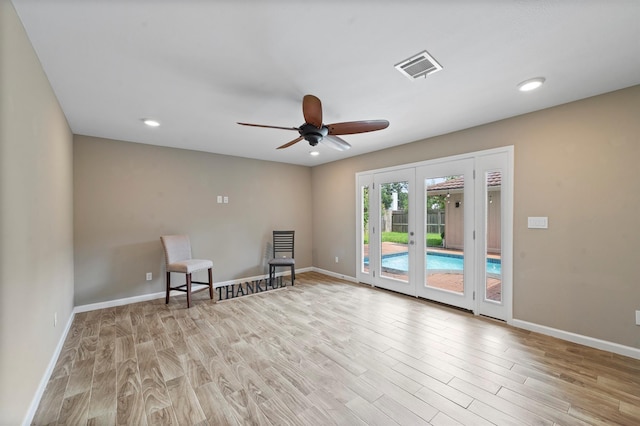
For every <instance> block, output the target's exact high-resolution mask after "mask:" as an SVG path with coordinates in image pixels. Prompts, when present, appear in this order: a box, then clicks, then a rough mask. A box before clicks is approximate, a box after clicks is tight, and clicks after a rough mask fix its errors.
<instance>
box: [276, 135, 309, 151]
mask: <svg viewBox="0 0 640 426" xmlns="http://www.w3.org/2000/svg"><path fill="white" fill-rule="evenodd" d="M302 139H303V137H302V136H298V137H297V138H295V139H294V140H292V141H291V142H287V143H285V144H284V145H280V146H279V147H277V148H276V149H283V148H289V147H290V146H291V145H293V144H296V143H298V142H300V141H301V140H302Z"/></svg>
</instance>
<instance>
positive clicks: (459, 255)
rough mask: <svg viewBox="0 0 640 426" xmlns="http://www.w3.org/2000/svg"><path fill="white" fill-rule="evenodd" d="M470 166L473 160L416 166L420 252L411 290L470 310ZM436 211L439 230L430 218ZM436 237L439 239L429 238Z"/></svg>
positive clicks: (471, 284) (471, 262)
mask: <svg viewBox="0 0 640 426" xmlns="http://www.w3.org/2000/svg"><path fill="white" fill-rule="evenodd" d="M473 165H474V161H473V159H470V158H467V159H461V160H452V161H445V162H442V163H438V164H430V165H425V166H420V167H417V168H416V185H418V186H419V187H420V191H418V193H419V196H418V197H417V198H418V200H417V204H418V205H419V206H420V208H419V209H417V212H416V213H417V215H418V217H419V219H418V223H420V224H422V226H420V229H418V230H417V231H418V236H419V238H420V242H421V243H422V244H421V247H420V250H421V253H422V254H423V255H422V256H418V262H417V264H416V269H417V270H418V271H419V274H418V276H419V278H420V281H419V282H418V283H417V294H418V296H420V297H424V298H426V299H430V300H435V301H437V302H442V303H446V304H448V305H453V306H457V307H460V308H463V309H468V310H473V301H474V299H473V292H474V285H473V283H474V281H473V279H472V276H473V268H474V259H475V251H474V250H473V246H474V245H473V226H474V225H473V218H474V207H475V204H474V198H475V197H474V186H473ZM442 211H444V213H445V218H444V223H445V226H444V229H443V227H437V228H436V225H437V223H436V220H437V219H435V218H436V217H437V215H440V212H442ZM433 212H436V214H433ZM438 219H440V218H438ZM440 221H441V222H442V219H440ZM437 236H439V237H440V240H439V241H440V242H439V243H438V242H437V241H435V242H434V237H437ZM430 241H431V243H430Z"/></svg>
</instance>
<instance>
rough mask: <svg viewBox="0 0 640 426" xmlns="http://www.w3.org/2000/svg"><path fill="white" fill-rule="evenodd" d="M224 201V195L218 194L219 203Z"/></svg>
mask: <svg viewBox="0 0 640 426" xmlns="http://www.w3.org/2000/svg"><path fill="white" fill-rule="evenodd" d="M220 203H222V195H218V204H220Z"/></svg>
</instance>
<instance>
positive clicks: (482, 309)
mask: <svg viewBox="0 0 640 426" xmlns="http://www.w3.org/2000/svg"><path fill="white" fill-rule="evenodd" d="M513 151H514V148H513V146H506V147H501V148H495V149H490V150H485V151H478V152H472V153H467V154H462V155H455V156H451V157H445V158H439V159H434V160H428V161H422V162H418V163H411V164H404V165H398V166H393V167H387V168H383V169H377V170H369V171H364V172H358V173H356V176H355V177H356V205H357V207H358V208H357V209H356V210H357V211H358V214H357V215H356V216H357V218H356V247H357V249H356V252H357V256H356V259H357V262H358V265H357V266H356V268H357V269H356V271H357V273H356V278H357V279H358V281H359V282H364V283H368V284H371V285H376V282H375V281H373V278H374V277H372V276H371V274H364V273H362V271H361V260H362V258H363V257H362V256H363V254H362V241H361V238H362V237H361V236H362V232H363V230H362V229H361V228H362V225H361V224H362V216H361V202H362V200H361V186H360V184H361V183H362V182H369V181H370V182H373V180H374V175H376V174H379V173H386V172H395V171H399V170H404V169H410V168H413V169H416V168H419V167H425V166H436V165H438V164H441V163H446V162H452V161H457V160H464V159H472V160H473V162H474V174H475V175H476V179H475V183H474V184H473V190H472V191H471V192H472V193H473V194H483V191H484V189H483V184H484V179H483V178H482V177H483V176H484V171H485V170H489V169H496V168H498V169H500V170H501V172H502V186H501V194H502V195H501V197H502V199H501V202H502V205H501V230H502V232H501V263H502V265H501V267H502V304H500V306H499V309H497V310H496V306H494V305H491V304H490V305H487V304H486V303H485V302H486V301H483V300H482V297H476V298H475V300H474V302H473V304H472V306H471V310H472V311H473V312H474V314H476V315H487V316H491V317H494V318H499V319H502V320H504V321H506V322H508V323H509V322H511V321H512V319H513V291H512V288H513V188H514V186H513V175H514V162H513V157H514V154H513ZM496 154H497V156H496ZM496 159H497V160H496ZM496 161H498V163H496ZM478 177H480V178H478ZM410 186H411V187H413V188H418V187H420V186H417V179H414V181H413V182H410ZM465 186H466V185H465ZM370 188H371V187H370ZM376 192H377V191H371V190H370V193H369V194H370V195H369V197H370V200H369V202H370V213H371V206H373V205H374V202H378V200H377V199H376V200H371V198H372V193H376ZM417 192H422V190H420V191H416V192H415V193H414V194H415V195H414V197H413V198H414V199H415V203H413V204H414V213H415V211H418V210H420V209H419V208H417V206H421V205H422V203H424V195H423V196H422V198H420V195H418V193H417ZM467 196H468V195H465V197H467ZM484 198H485V197H484V196H477V200H476V202H474V203H473V204H474V208H473V214H472V217H473V226H472V227H471V228H472V229H465V238H466V235H467V234H468V233H469V232H471V233H472V234H473V232H474V231H476V230H484V226H485V225H484V221H485V212H486V210H485V209H486V204H485V203H486V200H485V199H484ZM410 208H411V207H410ZM466 213H467V212H465V216H466ZM413 216H414V217H415V216H417V214H414V215H413ZM372 217H373V215H372V214H370V221H369V222H370V226H371V222H372V219H371V218H372ZM417 220H418V219H417V218H416V219H415V222H414V226H413V229H414V231H415V230H416V228H415V223H418V222H417ZM420 220H423V219H420ZM378 226H379V225H378ZM465 228H466V224H465ZM379 229H380V228H378V230H379ZM370 232H371V231H370ZM423 232H424V231H423ZM475 234H476V236H478V235H480V234H483V232H475ZM416 238H420V239H421V240H422V241H423V242H421V244H416V245H414V246H413V252H414V259H415V252H416V251H418V247H419V246H422V245H426V239H425V238H423V236H422V235H421V236H418V235H416ZM372 240H373V238H372V237H371V233H370V244H369V245H370V248H371V249H373V248H374V247H373V244H371V242H372ZM418 241H419V240H418ZM484 244H485V240H484V235H482V236H481V238H476V239H475V240H472V244H471V245H470V246H469V248H470V249H471V250H472V251H473V252H474V253H478V255H477V256H475V259H476V260H474V265H473V266H472V271H474V272H472V278H471V281H473V286H474V289H475V291H476V294H478V292H479V291H480V290H481V289H482V290H483V289H484V277H485V267H484V264H485V260H484V250H485V246H484ZM465 247H466V241H465ZM377 249H378V248H376V250H377ZM423 249H424V247H422V248H421V250H423ZM409 251H410V252H411V249H410V250H409ZM375 255H376V256H379V252H376V253H375ZM420 257H422V256H420ZM465 257H466V253H465ZM373 258H374V253H370V262H371V259H373ZM479 259H480V260H479ZM418 263H420V262H419V261H415V260H414V262H413V263H410V264H412V265H416V267H417V266H418V265H417V264H418ZM370 265H371V263H370ZM421 267H422V268H423V267H424V262H423V263H422V265H421ZM466 267H467V266H466V265H465V269H466ZM370 270H371V268H370ZM413 270H414V271H413V272H412V271H409V276H410V280H411V281H413V283H414V287H415V283H416V279H417V278H418V277H417V275H416V273H415V270H416V268H413ZM423 273H424V272H423ZM465 273H466V271H465ZM396 291H397V290H396ZM405 294H411V293H410V292H409V293H405ZM483 294H484V292H483ZM411 295H416V293H415V291H414V292H413V294H411ZM418 296H420V295H419V294H418Z"/></svg>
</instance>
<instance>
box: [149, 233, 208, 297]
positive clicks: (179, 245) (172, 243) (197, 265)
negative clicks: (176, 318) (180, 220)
mask: <svg viewBox="0 0 640 426" xmlns="http://www.w3.org/2000/svg"><path fill="white" fill-rule="evenodd" d="M160 241H162V247H163V248H164V257H165V261H166V262H167V297H166V301H165V303H169V293H171V290H177V291H183V292H185V293H187V308H190V307H191V294H192V293H197V292H199V291H203V290H206V289H207V288H208V289H209V297H210V298H211V299H213V272H212V271H213V262H212V261H211V260H204V259H193V258H192V257H191V241H190V240H189V236H188V235H164V236H162V237H160ZM204 269H208V270H209V282H208V283H206V282H201V281H192V280H191V274H192V273H193V272H196V271H202V270H204ZM172 272H174V273H181V274H185V276H186V280H187V282H186V283H185V284H182V285H179V286H176V287H171V273H172ZM191 284H208V287H202V288H199V289H197V290H194V291H192V290H191Z"/></svg>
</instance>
